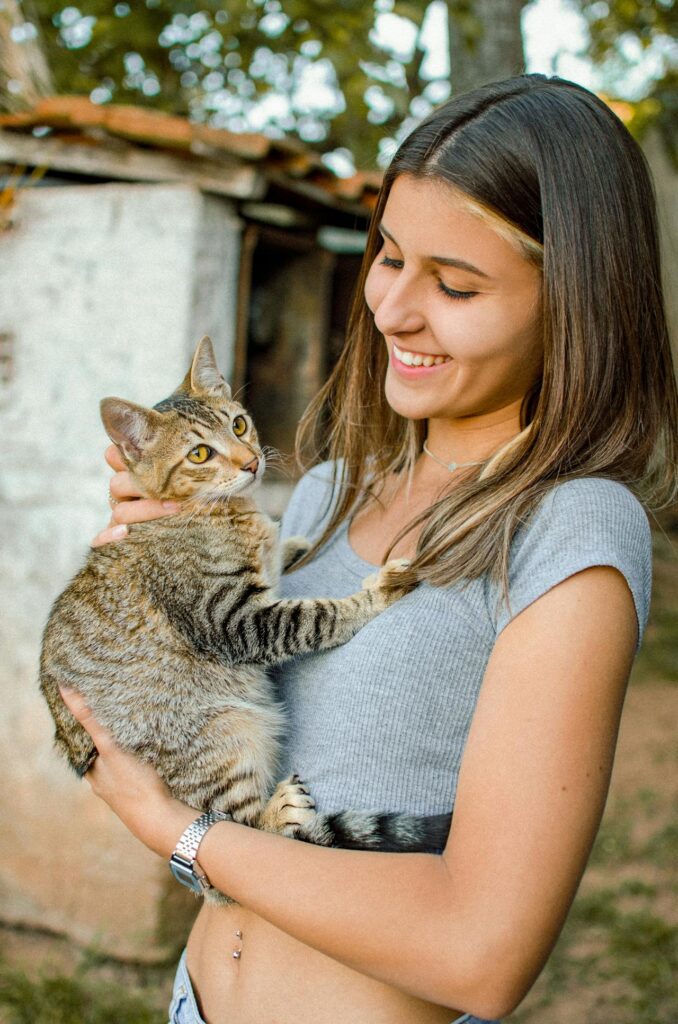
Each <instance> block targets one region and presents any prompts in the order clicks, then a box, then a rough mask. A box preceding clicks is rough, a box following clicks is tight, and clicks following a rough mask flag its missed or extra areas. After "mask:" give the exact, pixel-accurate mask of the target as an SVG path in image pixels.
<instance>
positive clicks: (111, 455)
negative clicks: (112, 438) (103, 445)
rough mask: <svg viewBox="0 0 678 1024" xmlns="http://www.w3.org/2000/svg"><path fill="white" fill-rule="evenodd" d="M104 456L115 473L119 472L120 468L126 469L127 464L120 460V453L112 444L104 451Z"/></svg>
mask: <svg viewBox="0 0 678 1024" xmlns="http://www.w3.org/2000/svg"><path fill="white" fill-rule="evenodd" d="M104 458H105V459H106V462H107V463H108V465H109V466H110V467H111V469H114V470H115V471H116V473H119V472H120V470H123V469H127V466H126V465H125V463H124V462H123V461H122V455H121V454H120V452H119V451H118V449H117V447H116V446H115V445H114V444H109V446H108V448H107V449H106V451H105V452H104Z"/></svg>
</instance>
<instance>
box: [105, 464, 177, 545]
mask: <svg viewBox="0 0 678 1024" xmlns="http://www.w3.org/2000/svg"><path fill="white" fill-rule="evenodd" d="M105 458H106V462H107V463H108V465H109V466H110V467H111V469H114V470H115V473H114V474H113V476H112V477H111V483H110V499H111V508H112V510H113V511H112V512H111V521H110V523H109V524H108V526H107V527H106V529H105V530H102V531H101V533H98V534H97V535H96V537H95V538H94V540H92V541H91V542H90V543H91V546H92V547H93V548H98V547H101V545H102V544H110V543H111V542H112V541H116V540H122V539H123V538H124V537H126V536H127V526H128V524H129V523H145V522H148V520H149V519H161V518H162V517H163V516H171V515H174V514H175V513H176V512H178V510H179V505H178V503H177V502H176V501H154V500H152V499H151V498H144V497H143V496H142V494H141V492H140V491H139V489H138V488H137V487H136V485H135V484H134V483H133V481H132V477H131V475H130V473H129V471H128V470H127V468H126V466H125V463H124V462H123V461H122V458H121V456H120V452H119V451H118V449H117V448H116V446H115V445H114V444H111V445H109V446H108V448H107V449H106V453H105Z"/></svg>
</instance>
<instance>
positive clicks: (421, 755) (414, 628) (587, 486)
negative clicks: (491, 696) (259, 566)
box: [276, 463, 652, 814]
mask: <svg viewBox="0 0 678 1024" xmlns="http://www.w3.org/2000/svg"><path fill="white" fill-rule="evenodd" d="M331 500H332V494H331V470H330V468H329V464H328V463H323V464H322V465H320V466H316V467H315V468H314V469H312V470H311V471H310V472H309V473H307V474H306V475H305V476H304V477H303V478H302V479H301V480H300V481H299V483H298V485H297V487H296V489H295V491H294V493H293V495H292V498H291V499H290V502H289V505H288V508H287V511H286V513H285V515H284V518H283V522H282V535H283V536H284V537H288V536H292V535H294V534H302V535H305V536H308V537H310V538H312V537H314V536H318V534H319V531H320V529H321V527H322V525H323V523H324V522H326V521H327V517H328V515H329V507H330V504H331ZM347 534H348V524H347V523H344V524H343V526H342V528H340V529H339V530H338V531H337V532H336V533H335V535H334V536H333V537H332V539H331V540H330V541H329V542H328V543H327V544H326V545H325V546H324V548H323V549H322V550H321V551H320V553H319V554H318V555H317V557H316V558H315V559H314V560H313V562H311V563H310V564H309V565H307V566H305V567H304V568H302V569H300V570H298V571H297V572H294V573H292V574H290V575H289V576H284V577H283V578H282V580H281V593H282V595H283V596H284V597H344V596H346V595H348V594H351V593H353V592H354V591H356V590H358V589H360V584H361V580H362V579H363V578H364V577H365V576H367V575H368V574H369V573H371V572H373V571H374V566H373V565H371V564H370V563H369V562H366V561H365V560H364V559H362V558H360V557H359V556H358V555H357V554H356V553H355V552H354V551H353V549H352V548H351V547H350V545H349V543H348V538H347ZM592 565H611V566H614V567H615V568H616V569H618V570H619V571H620V572H621V573H622V574H623V575H624V577H625V578H626V581H627V583H628V585H629V587H630V589H631V593H632V594H633V600H634V602H635V607H636V613H637V616H638V623H639V640H638V646H640V640H641V639H642V634H643V632H644V630H645V626H646V623H647V615H648V608H649V603H650V590H651V584H652V547H651V538H650V529H649V524H648V520H647V516H646V514H645V512H644V510H643V507H642V505H641V504H640V503H639V502H638V500H637V499H636V498H635V497H634V495H633V494H632V493H631V491H630V490H628V488H626V487H624V486H623V485H622V484H619V483H616V482H615V481H612V480H604V479H598V478H592V477H591V478H586V479H583V480H573V481H567V482H565V483H562V484H558V485H556V486H554V487H553V488H552V489H551V490H550V491H549V492H548V494H547V495H546V497H545V498H544V499H543V500H542V502H541V504H540V505H539V507H538V509H537V510H536V512H535V514H534V516H533V517H532V519H531V522H530V523H529V524H528V525H525V526H522V527H521V528H520V529H519V531H518V533H517V534H516V536H515V537H514V541H513V545H512V548H511V557H510V571H509V584H510V589H509V597H510V603H511V611H512V614H513V617H515V616H516V615H518V614H519V612H521V611H522V610H523V609H524V608H526V607H527V606H528V605H529V604H531V603H532V602H533V601H535V600H536V599H537V598H538V597H540V596H541V595H542V594H544V593H545V592H546V591H547V590H549V589H550V588H551V587H553V586H555V584H557V583H559V582H561V581H562V580H564V579H566V577H568V576H571V575H572V574H573V573H576V572H579V571H580V570H582V569H585V568H587V567H589V566H592ZM510 618H511V616H509V613H508V611H507V609H506V607H505V606H504V604H503V602H501V601H500V591H499V588H498V587H495V586H494V585H491V584H490V583H489V581H488V579H487V577H483V578H481V579H477V580H472V581H470V582H466V583H460V584H456V585H454V586H452V587H446V588H441V587H432V586H430V585H429V584H426V583H424V584H422V585H420V586H419V587H418V588H417V589H416V590H415V591H413V592H412V593H410V594H408V595H407V597H405V598H402V599H401V600H400V601H398V602H396V604H395V605H392V606H391V608H389V609H388V610H387V611H385V612H382V614H381V615H379V616H378V617H377V618H376V619H375V620H374V621H372V622H371V623H369V625H367V626H365V627H364V628H363V629H362V630H361V631H360V632H359V633H358V634H357V635H356V636H355V637H354V638H353V639H352V640H351V641H349V643H346V644H344V645H343V646H341V647H338V648H335V649H334V650H332V651H326V652H322V653H319V654H308V655H303V656H300V657H297V658H296V659H295V660H294V661H292V662H288V663H287V664H286V665H284V666H282V667H280V668H279V669H277V671H276V678H277V680H278V682H279V685H280V689H281V695H282V696H283V698H284V699H285V702H286V704H287V708H288V714H289V727H290V728H289V740H288V745H287V751H286V758H285V765H284V768H283V770H284V771H295V772H298V773H299V774H300V775H301V777H302V778H303V779H304V780H305V781H306V782H307V783H308V784H309V786H310V788H311V792H312V794H313V796H314V797H315V800H316V804H317V807H318V810H320V811H336V810H341V809H344V808H356V809H357V808H363V809H369V810H381V811H407V812H409V813H413V814H438V813H443V812H446V811H449V810H450V809H451V808H452V807H453V805H454V798H455V793H456V788H457V778H458V774H459V766H460V762H461V757H462V753H463V750H464V745H465V743H466V737H467V735H468V731H469V727H470V724H471V718H472V716H473V711H474V709H475V706H476V701H477V698H478V692H479V690H480V684H481V682H482V679H483V675H484V672H485V667H486V665H487V662H488V659H489V656H490V653H491V651H492V647H493V646H494V642H495V640H496V638H497V636H498V634H499V633H500V632H501V630H502V629H503V628H504V626H506V625H507V624H508V622H509V621H510ZM526 739H527V738H526Z"/></svg>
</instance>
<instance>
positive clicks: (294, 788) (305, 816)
mask: <svg viewBox="0 0 678 1024" xmlns="http://www.w3.org/2000/svg"><path fill="white" fill-rule="evenodd" d="M314 817H315V800H314V799H313V797H312V796H311V794H310V792H309V789H308V786H306V785H304V783H303V782H302V781H301V779H300V778H299V776H298V775H290V777H289V778H288V779H285V780H284V782H280V783H279V784H278V786H277V787H276V789H275V792H274V793H273V796H272V797H271V799H270V800H269V801H268V803H267V804H266V806H265V807H264V810H263V812H262V815H261V818H260V820H259V828H261V829H264V831H266V832H281V833H282V834H283V835H286V836H294V835H295V834H296V833H297V832H298V830H299V827H300V826H301V825H307V824H309V822H310V821H312V819H313V818H314Z"/></svg>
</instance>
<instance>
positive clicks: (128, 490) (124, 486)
mask: <svg viewBox="0 0 678 1024" xmlns="http://www.w3.org/2000/svg"><path fill="white" fill-rule="evenodd" d="M108 487H109V490H110V493H111V497H112V498H115V500H116V501H128V500H129V499H130V498H140V497H141V491H140V490H139V488H138V487H137V485H136V484H135V483H134V481H133V480H132V476H131V474H130V473H129V472H128V470H126V469H124V470H121V471H120V472H119V473H114V475H113V476H112V477H111V481H110V483H109V485H108Z"/></svg>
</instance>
